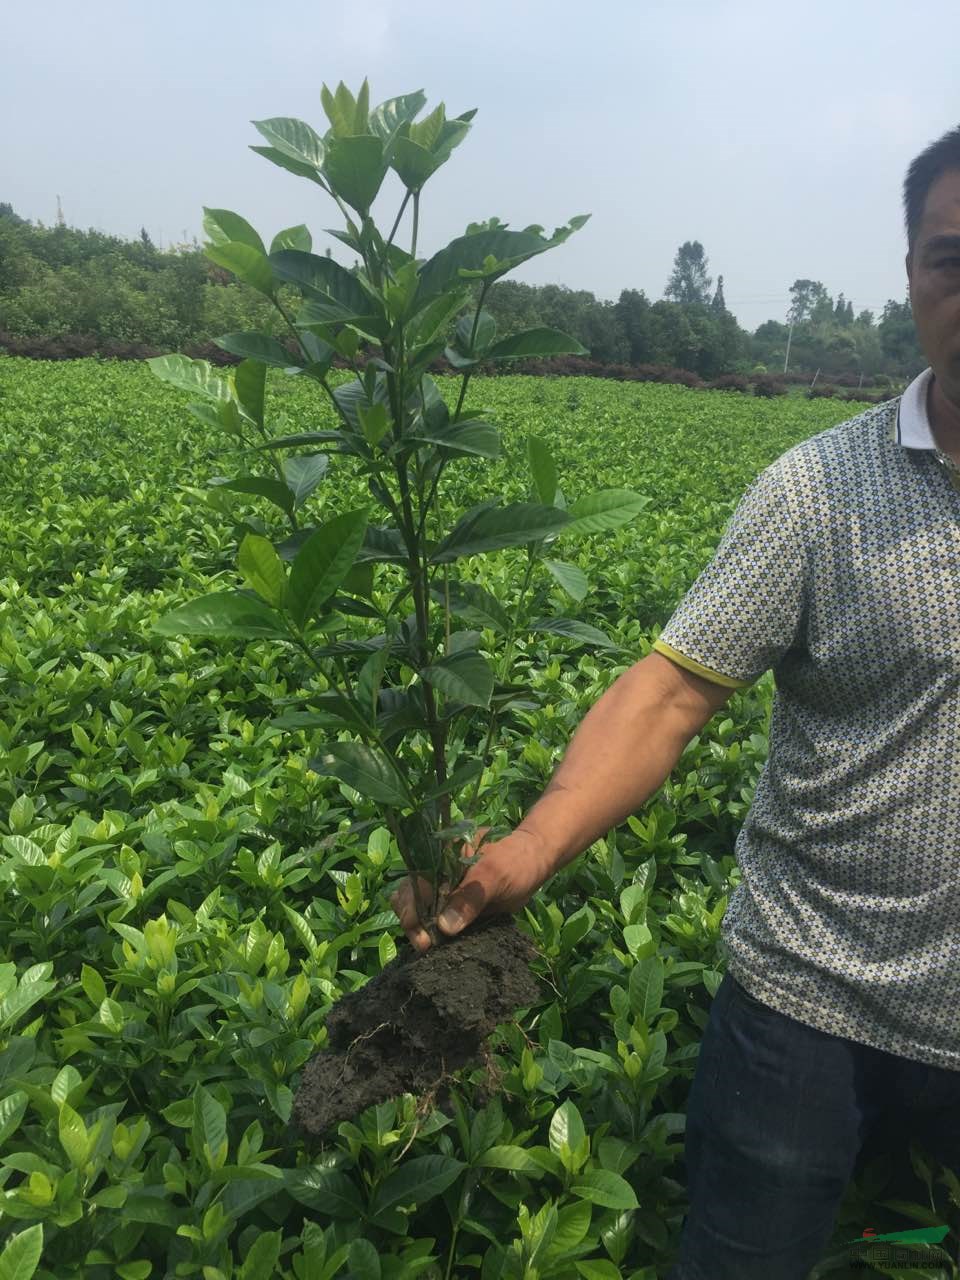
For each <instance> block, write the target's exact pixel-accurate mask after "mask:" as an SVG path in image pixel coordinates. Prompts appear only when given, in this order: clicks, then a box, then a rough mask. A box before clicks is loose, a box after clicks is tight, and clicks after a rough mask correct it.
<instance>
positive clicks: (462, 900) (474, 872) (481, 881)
mask: <svg viewBox="0 0 960 1280" xmlns="http://www.w3.org/2000/svg"><path fill="white" fill-rule="evenodd" d="M482 866H483V863H482V862H479V863H477V864H476V866H473V867H471V868H470V870H469V871H468V872H467V874H466V875H465V876H464V878H463V879H462V880H461V881H460V883H459V884H458V885H457V887H456V889H454V891H453V893H451V895H450V897H449V898H448V899H447V901H446V903H445V905H444V908H443V910H442V911H441V913H440V915H439V917H438V918H437V925H438V927H439V928H440V930H441V931H442V932H443V933H446V934H454V933H459V932H460V931H461V930H462V929H465V928H466V927H467V925H468V924H472V923H473V921H474V920H476V918H477V916H478V915H480V913H481V912H482V911H483V910H484V908H485V907H486V905H487V902H488V901H489V899H490V889H489V886H488V884H487V879H486V877H485V876H484V875H483V874H482V872H481V871H480V867H482Z"/></svg>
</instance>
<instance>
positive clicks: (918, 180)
mask: <svg viewBox="0 0 960 1280" xmlns="http://www.w3.org/2000/svg"><path fill="white" fill-rule="evenodd" d="M952 169H956V170H957V171H958V172H960V125H958V126H957V128H956V129H951V130H950V132H949V133H945V134H944V135H943V137H942V138H940V139H938V141H936V142H931V143H930V145H929V147H927V149H926V150H925V151H921V153H920V155H918V156H917V158H916V160H914V161H913V163H912V164H911V166H910V168H909V169H908V170H907V176H906V178H905V179H904V182H903V211H904V216H905V220H906V224H907V246H908V248H909V249H911V250H912V249H913V246H914V243H915V241H916V239H917V232H918V231H919V230H920V223H921V222H922V221H923V210H924V206H925V205H926V203H927V196H928V195H929V194H930V188H931V187H932V186H933V184H934V183H935V182H936V180H937V179H938V178H939V177H940V176H941V174H944V173H947V172H949V171H950V170H952Z"/></svg>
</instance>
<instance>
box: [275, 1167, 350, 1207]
mask: <svg viewBox="0 0 960 1280" xmlns="http://www.w3.org/2000/svg"><path fill="white" fill-rule="evenodd" d="M286 1189H287V1191H288V1192H289V1193H290V1195H291V1196H292V1197H293V1199H294V1200H296V1201H297V1202H298V1203H299V1204H303V1205H306V1206H307V1208H308V1209H314V1210H319V1211H320V1212H322V1213H323V1215H324V1216H325V1217H326V1216H328V1215H329V1217H331V1218H352V1219H354V1220H356V1221H359V1220H360V1219H361V1218H362V1217H363V1213H364V1207H365V1206H364V1202H363V1201H362V1200H361V1199H360V1192H359V1190H358V1189H357V1187H356V1186H355V1185H354V1183H352V1182H351V1181H350V1179H349V1178H348V1177H347V1176H346V1174H344V1173H339V1172H338V1171H337V1170H336V1169H327V1168H324V1167H323V1166H320V1165H316V1166H312V1167H310V1166H308V1167H306V1168H300V1169H288V1170H287V1172H286Z"/></svg>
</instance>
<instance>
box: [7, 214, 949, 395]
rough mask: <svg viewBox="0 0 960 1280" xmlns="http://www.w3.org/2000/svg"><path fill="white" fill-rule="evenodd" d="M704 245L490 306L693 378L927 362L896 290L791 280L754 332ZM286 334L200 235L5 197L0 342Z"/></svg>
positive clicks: (142, 342) (503, 297)
mask: <svg viewBox="0 0 960 1280" xmlns="http://www.w3.org/2000/svg"><path fill="white" fill-rule="evenodd" d="M707 270H708V264H707V259H706V255H705V254H704V250H703V246H702V245H701V244H700V243H699V242H698V241H687V242H685V243H684V244H683V245H681V246H680V248H679V249H678V251H677V255H676V259H675V262H674V267H673V271H672V273H671V276H670V279H669V280H668V281H667V284H666V286H665V289H664V297H663V298H661V299H658V300H651V299H650V298H648V297H647V296H646V295H645V294H644V293H643V291H642V290H637V289H624V290H623V291H622V292H621V294H620V296H619V298H618V299H617V300H616V301H615V302H614V301H605V300H602V299H598V298H597V297H596V296H595V295H594V294H593V293H591V292H589V291H587V290H577V289H568V288H565V287H564V286H562V285H528V284H519V283H517V282H515V281H510V280H502V281H500V282H498V283H497V284H496V285H495V286H494V287H493V288H492V289H491V290H490V291H489V293H488V295H487V301H486V304H485V305H486V307H487V309H488V310H489V311H491V312H492V313H493V315H494V316H495V318H496V320H497V323H498V327H499V329H500V331H501V332H502V333H505V334H506V333H510V332H513V331H515V330H517V329H522V328H529V327H533V326H536V325H550V326H552V327H555V328H557V329H561V330H563V331H564V332H567V333H570V334H572V335H573V336H574V337H575V338H577V339H578V340H579V341H580V342H581V343H582V344H583V345H584V346H585V347H586V348H587V349H588V350H589V352H590V356H591V360H592V362H593V363H594V365H600V366H607V367H613V366H644V367H658V368H667V369H680V370H687V371H689V372H690V373H691V374H694V375H696V377H697V379H702V380H704V381H714V380H716V379H719V378H722V377H724V376H730V375H736V376H740V377H744V376H751V377H754V376H757V375H761V376H762V375H763V374H765V373H769V374H771V375H774V374H777V375H779V374H782V373H783V371H784V366H785V364H786V365H787V367H788V370H789V373H791V374H793V375H794V376H795V377H796V378H799V377H800V375H807V376H808V377H809V378H810V379H812V378H814V377H817V378H820V379H822V380H827V381H832V382H834V383H838V384H841V385H848V386H849V385H858V384H859V383H860V382H861V381H862V382H863V383H864V384H865V385H870V384H873V383H875V382H876V381H878V380H882V377H886V378H893V379H895V380H901V379H903V378H907V377H911V376H912V375H913V374H914V373H916V372H918V371H919V370H920V369H922V368H923V367H924V366H925V363H926V362H925V360H924V358H923V356H922V354H921V352H920V349H919V346H918V344H917V340H916V334H915V331H914V326H913V319H912V316H911V314H910V307H909V303H906V302H898V301H895V300H891V301H889V302H888V303H887V305H886V306H885V308H884V310H883V313H882V315H881V316H880V317H879V318H877V317H875V316H874V315H873V314H872V313H871V312H870V311H861V312H859V313H858V314H856V315H855V314H854V309H853V305H852V303H851V302H849V301H848V300H846V299H845V298H844V296H843V294H840V295H839V297H838V298H837V299H836V300H834V299H833V298H832V297H831V296H830V294H829V293H828V292H827V290H826V288H825V287H824V286H823V284H822V283H820V282H819V281H811V280H797V281H795V282H794V284H793V285H792V286H791V289H790V294H791V299H792V302H791V306H790V311H789V314H788V316H787V320H786V323H782V322H780V321H777V320H768V321H766V322H765V323H764V324H762V325H760V327H759V328H758V329H757V330H756V332H755V333H749V332H748V331H746V330H745V329H742V328H741V327H740V325H739V324H738V323H737V320H736V317H735V316H734V315H733V314H732V312H730V311H729V310H728V309H727V306H726V303H725V300H724V284H723V277H722V276H720V277H719V278H718V281H717V285H716V288H714V287H713V282H712V280H711V278H710V276H709V275H708V273H707ZM247 329H259V330H262V331H265V332H268V333H278V334H279V333H280V330H281V325H280V324H279V323H278V317H277V315H276V312H275V311H274V310H273V308H272V307H271V306H270V305H269V303H267V302H266V301H265V300H264V299H263V298H262V297H261V296H260V295H259V294H257V293H256V292H254V291H253V290H251V289H248V288H247V287H246V286H245V285H242V284H239V283H237V282H236V281H235V280H233V278H232V277H231V276H230V275H229V274H228V273H227V272H225V271H223V270H222V269H220V268H219V267H216V266H214V265H213V264H212V263H210V262H209V261H208V260H207V259H206V257H205V256H204V254H203V251H202V249H201V247H200V246H199V245H196V244H192V245H186V244H184V245H178V246H176V247H175V248H173V249H166V250H161V249H159V248H158V247H157V246H156V245H154V244H153V242H152V241H151V239H150V237H149V235H148V234H147V232H146V231H141V234H140V237H139V238H138V239H136V240H132V241H131V240H124V239H121V238H120V237H118V236H110V235H105V234H104V233H102V232H100V231H94V230H90V231H80V230H77V229H75V228H73V227H67V226H62V225H59V226H55V227H45V226H42V225H40V224H34V223H31V222H29V221H27V220H26V219H23V218H20V217H18V216H17V214H16V213H15V211H14V210H13V209H12V208H11V206H10V205H9V204H2V203H0V350H3V349H6V350H8V351H10V352H15V353H20V354H25V355H36V356H48V357H53V358H57V357H64V356H71V355H83V354H93V353H96V354H99V355H104V356H111V355H116V356H129V357H137V356H143V355H147V354H153V353H156V352H159V351H172V350H178V351H186V352H188V353H191V354H207V353H209V351H210V340H211V338H213V337H216V336H218V335H219V334H223V333H232V332H237V331H240V330H247ZM851 380H852V381H851Z"/></svg>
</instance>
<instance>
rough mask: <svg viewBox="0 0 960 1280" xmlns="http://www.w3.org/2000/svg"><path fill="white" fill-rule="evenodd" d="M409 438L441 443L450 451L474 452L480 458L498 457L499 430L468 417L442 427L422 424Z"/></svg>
mask: <svg viewBox="0 0 960 1280" xmlns="http://www.w3.org/2000/svg"><path fill="white" fill-rule="evenodd" d="M407 439H410V440H425V441H427V442H429V443H430V444H438V445H441V446H442V447H443V448H444V449H447V450H449V452H450V453H467V454H475V455H476V456H478V457H481V458H499V456H500V432H499V431H498V430H497V428H496V427H495V426H494V425H493V423H492V422H481V421H479V420H478V419H476V418H468V419H467V420H466V421H465V422H449V423H447V425H446V426H444V427H437V428H436V429H433V430H431V429H430V428H429V427H426V426H422V427H419V428H418V429H417V430H416V431H413V432H411V433H410V434H409V436H407Z"/></svg>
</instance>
